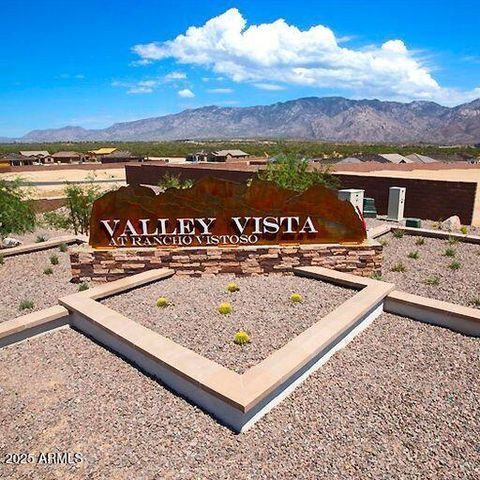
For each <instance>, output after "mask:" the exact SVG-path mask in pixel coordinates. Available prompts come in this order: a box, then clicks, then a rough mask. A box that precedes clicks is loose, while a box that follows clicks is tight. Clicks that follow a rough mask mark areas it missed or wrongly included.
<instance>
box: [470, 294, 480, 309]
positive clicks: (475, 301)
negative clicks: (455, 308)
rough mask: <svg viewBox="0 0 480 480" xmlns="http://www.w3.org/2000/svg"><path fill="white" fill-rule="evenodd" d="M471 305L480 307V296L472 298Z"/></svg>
mask: <svg viewBox="0 0 480 480" xmlns="http://www.w3.org/2000/svg"><path fill="white" fill-rule="evenodd" d="M470 305H472V306H473V307H475V308H480V297H479V296H475V297H473V298H472V299H471V300H470Z"/></svg>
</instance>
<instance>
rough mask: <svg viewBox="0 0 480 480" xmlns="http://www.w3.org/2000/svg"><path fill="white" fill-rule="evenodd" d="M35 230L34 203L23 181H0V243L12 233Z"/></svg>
mask: <svg viewBox="0 0 480 480" xmlns="http://www.w3.org/2000/svg"><path fill="white" fill-rule="evenodd" d="M34 228H35V211H34V209H33V202H32V200H31V198H30V196H29V192H28V190H26V189H25V188H24V186H23V185H22V182H21V179H19V178H17V179H16V180H12V181H6V180H0V241H1V240H3V239H4V238H5V237H7V236H8V235H10V234H11V233H17V234H21V233H25V232H31V231H32V230H33V229H34Z"/></svg>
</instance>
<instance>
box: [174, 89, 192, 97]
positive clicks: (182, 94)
mask: <svg viewBox="0 0 480 480" xmlns="http://www.w3.org/2000/svg"><path fill="white" fill-rule="evenodd" d="M177 93H178V96H179V97H182V98H193V97H194V96H195V94H194V93H193V92H192V91H191V90H190V89H189V88H184V89H183V90H179V91H178V92H177Z"/></svg>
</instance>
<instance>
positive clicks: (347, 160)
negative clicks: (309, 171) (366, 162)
mask: <svg viewBox="0 0 480 480" xmlns="http://www.w3.org/2000/svg"><path fill="white" fill-rule="evenodd" d="M352 163H363V162H362V161H361V160H360V159H359V158H356V157H347V158H343V159H342V160H340V161H339V162H337V163H336V164H335V165H345V164H352Z"/></svg>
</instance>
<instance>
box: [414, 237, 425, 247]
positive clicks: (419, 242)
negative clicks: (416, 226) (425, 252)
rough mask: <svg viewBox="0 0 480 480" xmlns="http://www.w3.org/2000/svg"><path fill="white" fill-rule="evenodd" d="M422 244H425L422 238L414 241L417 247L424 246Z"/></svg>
mask: <svg viewBox="0 0 480 480" xmlns="http://www.w3.org/2000/svg"><path fill="white" fill-rule="evenodd" d="M424 244H425V239H424V238H423V237H418V238H417V239H416V240H415V245H417V246H421V245H424Z"/></svg>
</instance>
